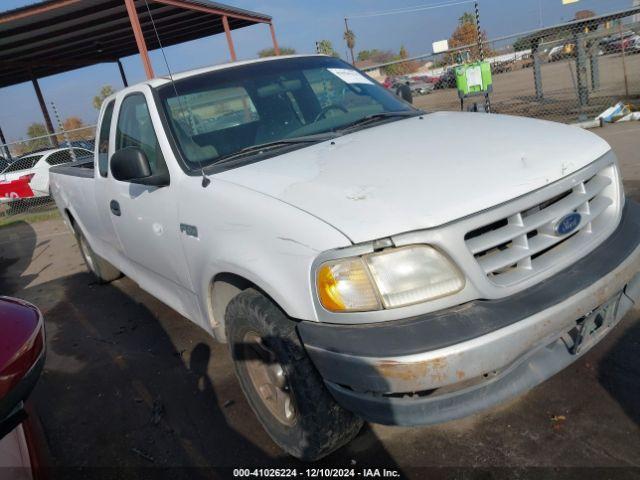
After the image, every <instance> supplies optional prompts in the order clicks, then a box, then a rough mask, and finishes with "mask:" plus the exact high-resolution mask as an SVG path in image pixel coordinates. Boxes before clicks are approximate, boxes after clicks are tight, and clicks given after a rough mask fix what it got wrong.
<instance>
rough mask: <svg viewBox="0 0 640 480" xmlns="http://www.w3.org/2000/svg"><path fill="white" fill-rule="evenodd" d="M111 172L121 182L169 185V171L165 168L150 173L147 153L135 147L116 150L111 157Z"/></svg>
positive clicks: (159, 185)
mask: <svg viewBox="0 0 640 480" xmlns="http://www.w3.org/2000/svg"><path fill="white" fill-rule="evenodd" d="M111 174H112V175H113V178H115V179H116V180H119V181H121V182H130V183H138V184H141V185H151V186H156V187H164V186H166V185H169V173H168V172H167V171H166V170H165V171H162V172H159V173H156V174H153V175H152V173H151V165H150V164H149V159H148V158H147V155H146V154H145V153H144V152H143V151H142V150H140V149H139V148H136V147H127V148H123V149H122V150H118V151H117V152H116V153H114V154H113V156H112V157H111Z"/></svg>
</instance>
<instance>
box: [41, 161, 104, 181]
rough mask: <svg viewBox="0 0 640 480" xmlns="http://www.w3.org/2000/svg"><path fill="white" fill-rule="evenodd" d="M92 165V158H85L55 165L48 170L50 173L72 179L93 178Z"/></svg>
mask: <svg viewBox="0 0 640 480" xmlns="http://www.w3.org/2000/svg"><path fill="white" fill-rule="evenodd" d="M93 170H94V163H93V158H92V157H85V158H82V159H80V160H77V161H75V162H71V163H65V164H63V165H57V166H55V167H51V168H50V169H49V172H50V173H59V174H61V175H71V176H73V177H83V178H93Z"/></svg>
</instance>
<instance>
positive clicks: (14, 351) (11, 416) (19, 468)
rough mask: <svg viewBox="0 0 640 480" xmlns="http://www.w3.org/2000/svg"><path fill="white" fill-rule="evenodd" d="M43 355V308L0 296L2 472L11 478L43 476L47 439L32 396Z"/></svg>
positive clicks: (0, 442)
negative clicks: (41, 430) (42, 430)
mask: <svg viewBox="0 0 640 480" xmlns="http://www.w3.org/2000/svg"><path fill="white" fill-rule="evenodd" d="M44 357H45V337H44V324H43V320H42V315H41V314H40V311H39V310H38V309H37V308H36V307H35V306H33V305H31V304H28V303H26V302H23V301H21V300H17V299H14V298H8V297H0V472H6V473H7V475H10V478H11V479H12V480H21V479H25V480H27V479H29V480H31V479H37V478H40V475H39V473H40V470H39V469H40V468H42V467H43V466H45V465H44V463H45V462H44V459H43V453H42V448H41V446H42V445H43V442H44V440H43V438H42V436H41V434H40V429H39V428H38V427H39V423H38V420H37V417H36V416H35V415H34V414H33V410H32V409H31V407H30V405H29V400H28V398H29V395H30V393H31V391H32V390H33V387H34V386H35V384H36V382H37V381H38V378H39V377H40V373H41V371H42V367H43V365H44ZM9 472H10V473H9ZM6 478H9V477H8V476H7V477H6Z"/></svg>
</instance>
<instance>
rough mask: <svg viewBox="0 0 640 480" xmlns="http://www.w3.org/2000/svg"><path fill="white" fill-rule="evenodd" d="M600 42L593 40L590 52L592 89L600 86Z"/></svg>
mask: <svg viewBox="0 0 640 480" xmlns="http://www.w3.org/2000/svg"><path fill="white" fill-rule="evenodd" d="M598 49H599V44H598V42H597V41H595V40H594V41H593V42H592V45H591V49H590V53H589V66H590V67H591V89H592V90H598V89H599V88H600V59H599V58H598Z"/></svg>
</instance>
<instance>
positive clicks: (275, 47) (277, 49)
mask: <svg viewBox="0 0 640 480" xmlns="http://www.w3.org/2000/svg"><path fill="white" fill-rule="evenodd" d="M269 30H270V31H271V40H272V41H273V51H274V52H275V53H276V55H280V47H279V46H278V40H276V30H275V29H274V28H273V23H269Z"/></svg>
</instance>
